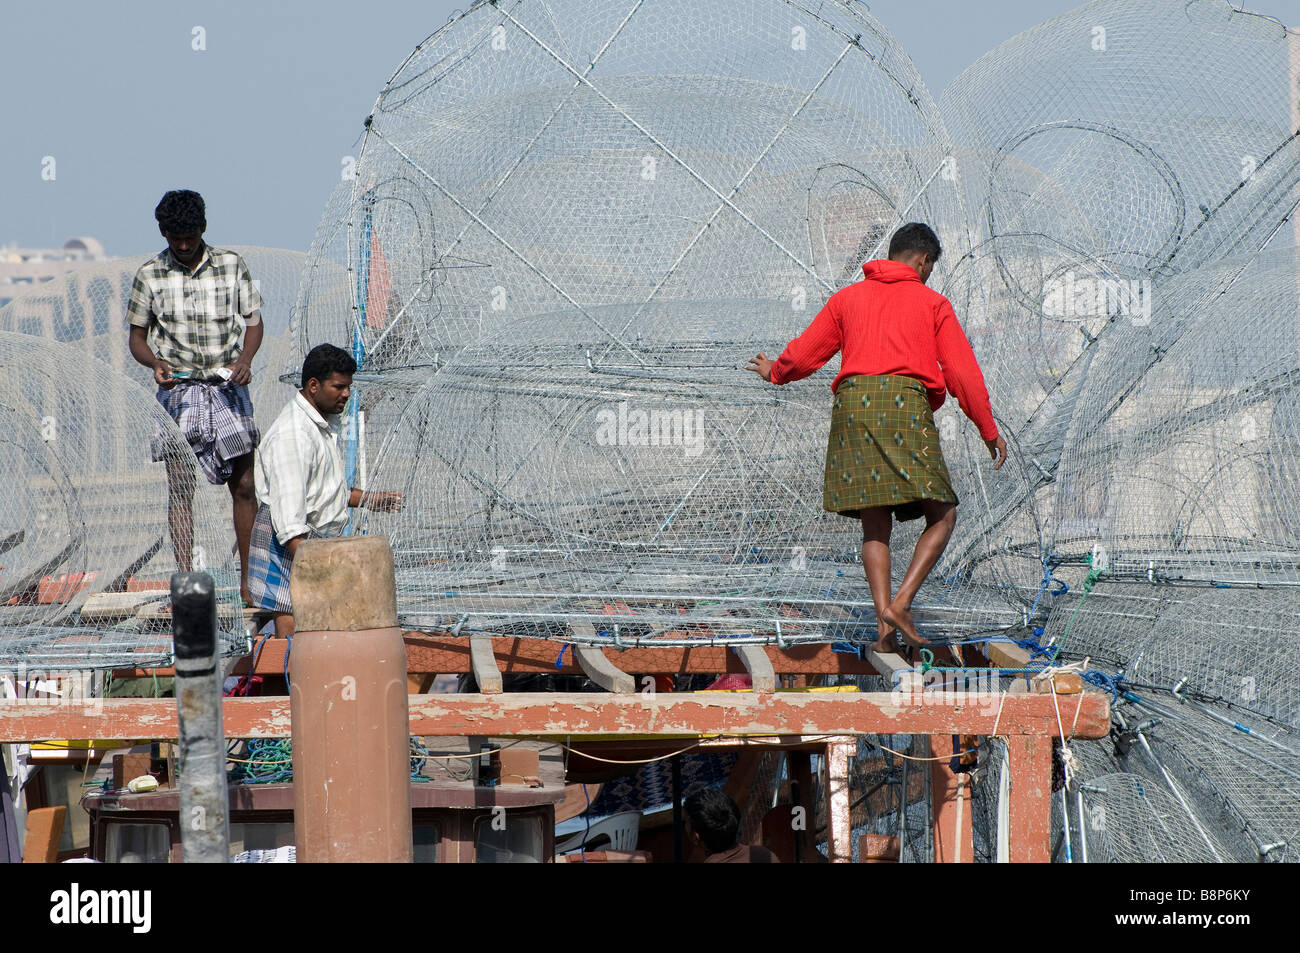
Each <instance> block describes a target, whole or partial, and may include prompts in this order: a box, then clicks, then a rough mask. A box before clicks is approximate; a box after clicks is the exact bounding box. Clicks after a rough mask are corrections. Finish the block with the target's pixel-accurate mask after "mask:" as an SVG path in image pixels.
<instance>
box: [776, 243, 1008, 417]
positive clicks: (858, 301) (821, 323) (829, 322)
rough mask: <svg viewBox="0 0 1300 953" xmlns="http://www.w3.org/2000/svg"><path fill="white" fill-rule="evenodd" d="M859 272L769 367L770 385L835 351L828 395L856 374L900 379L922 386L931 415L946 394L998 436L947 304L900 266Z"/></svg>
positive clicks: (801, 373) (870, 266)
mask: <svg viewBox="0 0 1300 953" xmlns="http://www.w3.org/2000/svg"><path fill="white" fill-rule="evenodd" d="M862 272H863V275H864V276H865V280H863V281H859V282H857V283H856V284H852V285H849V286H848V287H847V288H841V289H840V290H839V291H837V292H835V294H833V295H831V297H830V300H828V301H827V302H826V305H825V307H823V308H822V309H821V311H819V312H818V313H817V317H815V318H813V322H812V324H810V325H808V329H807V330H806V331H804V333H803V334H801V335H799V336H798V337H797V338H795V339H794V340H793V341H791V342H790V344H789V345H788V346H787V347H786V349H785V350H784V351H783V352H782V353H781V356H780V357H779V358H777V360H776V363H774V364H773V365H772V383H773V384H785V383H788V382H790V381H797V380H800V379H802V378H805V377H807V376H808V375H809V374H812V373H813V372H814V371H816V370H818V369H819V368H820V367H821V366H822V365H823V364H825V363H826V362H827V361H829V360H830V359H831V358H832V357H834V356H835V352H836V351H840V352H842V354H843V357H842V358H841V361H840V373H839V376H837V377H836V378H835V381H834V382H833V383H832V384H831V390H832V391H836V390H838V389H839V386H840V382H841V381H842V380H844V379H845V378H846V377H851V376H853V375H854V374H905V375H907V376H908V377H915V378H916V379H917V380H919V381H921V382H922V383H923V384H925V389H926V395H927V397H928V398H929V400H930V409H931V410H938V409H939V408H940V407H942V406H943V402H944V399H945V397H946V395H947V392H951V393H952V395H953V396H954V397H956V398H957V403H958V404H959V405H960V406H961V409H962V411H963V412H964V413H965V414H966V416H967V417H969V418H970V419H971V420H972V421H974V423H975V425H976V426H977V427H978V428H979V432H980V436H981V437H982V438H984V439H985V440H994V439H996V438H997V436H998V427H997V424H996V423H994V421H993V408H992V407H991V406H990V405H989V392H988V389H987V388H986V387H985V385H984V375H983V373H982V372H981V371H980V366H979V362H978V361H976V360H975V352H974V351H973V350H971V346H970V341H968V340H966V333H965V332H964V331H963V330H962V329H961V325H960V324H958V323H957V315H956V314H954V313H953V310H952V304H950V303H949V301H948V299H947V298H945V297H944V296H943V295H941V294H939V292H937V291H934V290H932V289H930V288H927V287H926V286H925V285H924V284H923V283H922V282H921V276H920V275H918V274H917V273H916V269H914V268H912V267H911V266H910V265H905V264H903V263H902V262H898V261H890V260H888V259H884V258H882V259H879V260H877V261H869V262H867V263H866V264H865V265H863V266H862Z"/></svg>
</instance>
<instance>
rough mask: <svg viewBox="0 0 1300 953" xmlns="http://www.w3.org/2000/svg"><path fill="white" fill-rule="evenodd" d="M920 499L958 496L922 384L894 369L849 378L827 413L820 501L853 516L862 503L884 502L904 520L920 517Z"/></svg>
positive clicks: (950, 498)
mask: <svg viewBox="0 0 1300 953" xmlns="http://www.w3.org/2000/svg"><path fill="white" fill-rule="evenodd" d="M919 500H941V501H944V502H948V503H956V502H957V494H956V493H955V492H953V488H952V481H951V480H950V479H949V477H948V465H947V464H946V463H945V462H944V459H943V453H942V451H941V450H940V449H939V430H938V428H937V427H936V426H935V425H934V414H933V412H932V411H931V410H930V403H929V400H928V399H927V397H926V389H925V384H923V383H922V382H921V381H919V380H917V379H915V378H913V377H905V376H903V375H894V374H859V375H856V376H854V377H849V378H846V379H845V380H844V381H843V382H842V383H841V384H840V387H839V390H838V391H836V393H835V400H834V409H833V410H832V412H831V432H830V437H829V439H828V440H827V443H826V484H825V489H824V493H823V496H822V507H823V508H824V509H826V510H829V511H830V512H832V513H839V514H840V515H842V516H849V517H852V518H853V519H858V518H859V516H860V514H859V512H858V511H859V510H861V509H863V508H865V507H869V506H888V507H890V509H891V511H892V512H893V514H894V518H895V519H897V520H899V521H900V522H904V521H906V520H914V519H916V518H917V517H919V516H921V515H923V514H922V512H921V507H920V505H919V503H918V502H917V501H919Z"/></svg>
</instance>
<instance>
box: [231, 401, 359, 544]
mask: <svg viewBox="0 0 1300 953" xmlns="http://www.w3.org/2000/svg"><path fill="white" fill-rule="evenodd" d="M338 421H339V418H338V415H336V414H331V415H330V417H329V418H328V419H326V418H325V417H322V416H321V414H320V413H319V412H318V411H317V410H316V408H315V407H313V406H312V405H311V404H310V403H309V402H308V400H307V398H305V397H303V396H302V393H301V392H299V393H296V394H294V395H293V400H291V401H289V403H288V404H287V405H285V408H284V410H282V411H280V416H278V417H276V418H275V423H273V424H271V427H270V429H269V430H267V431H266V433H265V434H264V435H263V436H262V442H261V443H260V444H259V445H258V448H257V457H256V460H255V462H254V466H253V482H254V485H255V486H256V489H257V501H258V502H259V503H265V504H266V505H267V506H268V507H270V509H271V525H272V526H274V527H275V537H276V539H278V540H279V541H280V543H281V545H283V544H285V543H287V542H289V540H291V539H293V538H294V537H295V536H302V535H304V534H306V533H308V532H310V531H311V530H315V531H316V532H318V533H320V534H321V535H322V536H338V535H339V534H340V533H342V532H343V528H344V527H345V526H346V525H347V522H348V497H349V495H350V491H349V488H348V484H347V471H346V470H345V469H344V467H343V453H342V451H341V450H340V449H339V426H338Z"/></svg>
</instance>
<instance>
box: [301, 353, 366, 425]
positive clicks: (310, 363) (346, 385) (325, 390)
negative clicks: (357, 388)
mask: <svg viewBox="0 0 1300 953" xmlns="http://www.w3.org/2000/svg"><path fill="white" fill-rule="evenodd" d="M356 372H357V362H356V361H354V360H353V359H352V355H351V354H349V353H348V352H347V351H345V350H343V348H341V347H335V346H334V345H333V344H317V345H316V346H315V347H314V348H312V349H311V350H310V351H308V352H307V358H306V360H304V361H303V362H302V394H303V396H304V397H306V398H307V400H309V401H310V402H311V403H312V404H313V405H314V406H315V407H316V409H317V410H319V411H320V412H321V413H322V414H340V413H342V412H343V408H344V407H345V406H347V402H348V397H349V396H350V394H351V388H352V375H353V374H355V373H356Z"/></svg>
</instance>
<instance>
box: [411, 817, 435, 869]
mask: <svg viewBox="0 0 1300 953" xmlns="http://www.w3.org/2000/svg"><path fill="white" fill-rule="evenodd" d="M411 840H413V841H414V842H415V862H416V863H417V864H436V863H437V862H438V842H439V841H441V840H442V830H441V829H440V828H439V826H438V825H437V824H416V825H415V826H414V827H412V828H411Z"/></svg>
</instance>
